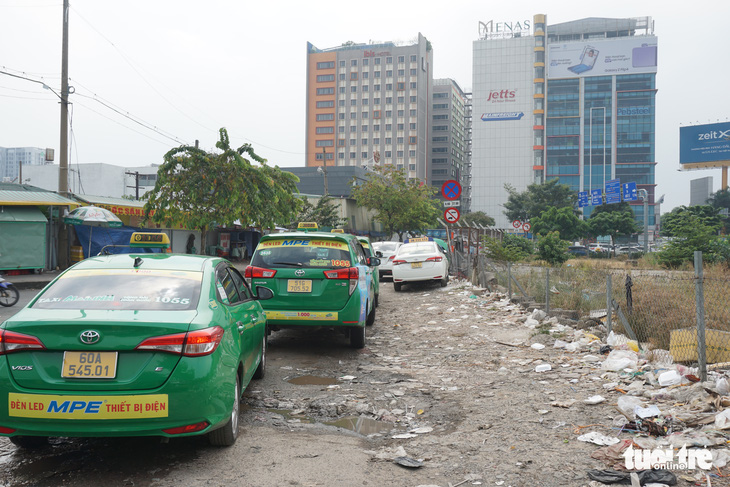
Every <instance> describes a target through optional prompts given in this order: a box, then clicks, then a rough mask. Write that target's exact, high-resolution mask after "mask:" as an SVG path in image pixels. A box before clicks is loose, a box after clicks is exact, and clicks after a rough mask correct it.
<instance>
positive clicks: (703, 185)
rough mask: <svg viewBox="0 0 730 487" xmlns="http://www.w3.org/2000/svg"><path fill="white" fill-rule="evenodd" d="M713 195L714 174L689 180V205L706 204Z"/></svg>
mask: <svg viewBox="0 0 730 487" xmlns="http://www.w3.org/2000/svg"><path fill="white" fill-rule="evenodd" d="M710 196H712V176H707V177H704V178H697V179H692V180H691V181H690V182H689V206H697V205H700V206H701V205H706V204H707V200H708V199H710Z"/></svg>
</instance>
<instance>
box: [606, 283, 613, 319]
mask: <svg viewBox="0 0 730 487" xmlns="http://www.w3.org/2000/svg"><path fill="white" fill-rule="evenodd" d="M611 291H612V289H611V273H610V272H609V273H608V274H607V275H606V327H607V328H608V333H611V317H612V316H613V306H612V305H611V299H612V293H611Z"/></svg>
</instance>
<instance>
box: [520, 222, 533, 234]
mask: <svg viewBox="0 0 730 487" xmlns="http://www.w3.org/2000/svg"><path fill="white" fill-rule="evenodd" d="M531 228H532V225H530V222H525V224H524V225H522V229H523V230H524V231H525V233H529V232H530V229H531Z"/></svg>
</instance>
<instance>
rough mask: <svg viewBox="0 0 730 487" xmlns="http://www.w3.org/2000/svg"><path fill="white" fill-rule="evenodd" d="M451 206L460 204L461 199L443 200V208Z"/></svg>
mask: <svg viewBox="0 0 730 487" xmlns="http://www.w3.org/2000/svg"><path fill="white" fill-rule="evenodd" d="M452 206H461V201H458V200H454V201H444V208H449V207H452Z"/></svg>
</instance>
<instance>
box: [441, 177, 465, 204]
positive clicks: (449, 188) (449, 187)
mask: <svg viewBox="0 0 730 487" xmlns="http://www.w3.org/2000/svg"><path fill="white" fill-rule="evenodd" d="M441 194H442V195H443V196H444V198H446V199H447V200H455V199H456V198H458V197H459V196H461V184H459V181H455V180H453V179H449V180H448V181H446V182H445V183H444V184H443V186H441Z"/></svg>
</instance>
